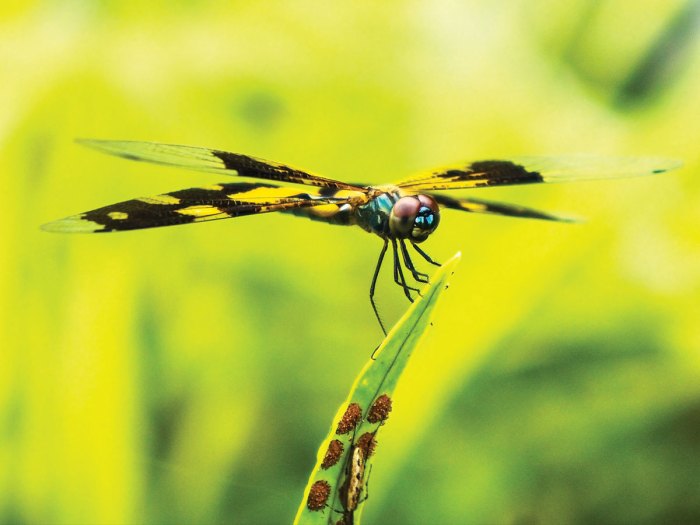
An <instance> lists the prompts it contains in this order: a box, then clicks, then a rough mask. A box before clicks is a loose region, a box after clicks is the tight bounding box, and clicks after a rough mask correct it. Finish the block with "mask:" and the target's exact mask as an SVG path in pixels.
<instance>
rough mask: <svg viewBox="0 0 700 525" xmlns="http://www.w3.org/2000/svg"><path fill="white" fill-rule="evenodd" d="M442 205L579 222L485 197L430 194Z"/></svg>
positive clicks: (479, 211)
mask: <svg viewBox="0 0 700 525" xmlns="http://www.w3.org/2000/svg"><path fill="white" fill-rule="evenodd" d="M430 195H431V197H433V198H434V199H435V200H436V201H437V202H438V203H439V204H440V205H441V206H443V207H444V208H449V209H452V210H462V211H467V212H472V213H490V214H493V215H505V216H508V217H521V218H525V219H542V220H546V221H558V222H577V220H576V219H573V218H568V217H562V216H558V215H553V214H551V213H547V212H542V211H539V210H534V209H532V208H526V207H524V206H518V205H515V204H506V203H503V202H493V201H487V200H483V199H454V198H452V197H448V196H446V195H436V194H432V193H431V194H430Z"/></svg>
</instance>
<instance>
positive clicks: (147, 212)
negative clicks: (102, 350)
mask: <svg viewBox="0 0 700 525" xmlns="http://www.w3.org/2000/svg"><path fill="white" fill-rule="evenodd" d="M77 142H79V143H81V144H83V145H85V146H88V147H91V148H94V149H96V150H99V151H101V152H103V153H108V154H111V155H115V156H118V157H123V158H126V159H130V160H136V161H144V162H150V163H154V164H161V165H167V166H175V167H180V168H188V169H191V170H196V171H204V172H212V173H219V174H224V175H231V176H237V177H243V178H248V179H258V180H261V181H265V182H225V183H220V184H213V185H208V186H200V187H194V188H189V189H184V190H177V191H172V192H169V193H163V194H161V195H156V196H151V197H142V198H136V199H131V200H127V201H123V202H119V203H117V204H111V205H108V206H104V207H102V208H97V209H95V210H92V211H88V212H84V213H80V214H77V215H71V216H69V217H66V218H64V219H60V220H57V221H53V222H50V223H48V224H44V225H43V226H42V228H43V229H44V230H46V231H51V232H64V233H103V232H115V231H124V230H137V229H143V228H155V227H159V226H172V225H176V224H190V223H196V222H207V221H213V220H218V219H229V218H234V217H242V216H246V215H255V214H260V213H269V212H276V211H279V212H289V213H293V214H295V215H299V216H304V217H308V218H310V219H314V220H319V221H323V222H326V223H330V224H335V225H346V226H350V225H355V226H359V227H360V228H362V229H363V230H365V231H367V232H369V233H371V234H374V235H377V236H378V237H379V238H380V239H381V240H382V241H383V246H382V248H381V250H380V252H379V257H378V259H377V263H376V265H375V268H374V273H373V275H372V280H371V283H370V288H369V299H370V303H371V305H372V309H373V311H374V315H375V316H376V318H377V320H378V322H379V326H380V327H381V329H382V331H383V332H384V334H386V333H387V331H386V327H385V325H384V322H383V321H382V319H381V316H380V315H379V310H378V309H377V304H376V301H375V289H376V284H377V278H378V276H379V272H380V269H381V267H382V263H383V261H384V259H385V255H386V253H387V250H388V247H389V246H391V250H392V254H393V278H394V282H395V283H396V284H397V285H398V286H399V287H400V288H401V289H402V290H403V292H404V294H405V296H406V297H407V298H408V300H409V301H411V302H412V301H413V300H414V298H415V294H420V291H419V289H418V288H417V287H416V286H418V285H419V283H427V282H428V275H427V274H426V273H424V272H421V271H419V270H418V269H417V267H416V265H415V264H414V263H413V260H412V259H411V254H410V252H409V247H411V249H413V250H414V251H415V252H416V253H417V254H418V255H420V256H421V257H422V258H423V259H425V260H426V261H427V262H428V263H430V264H433V265H437V266H439V263H437V262H436V261H434V260H433V259H432V258H431V257H430V256H429V255H428V254H427V253H426V252H425V251H424V250H423V249H422V248H421V247H420V246H419V245H420V244H421V243H423V242H424V241H425V240H426V239H428V237H430V235H431V234H432V233H433V232H435V230H436V229H437V227H438V225H439V224H440V220H441V219H440V217H441V215H440V212H441V209H449V210H457V211H462V212H468V213H484V214H492V215H504V216H509V217H520V218H527V219H540V220H546V221H559V222H572V219H570V218H567V217H562V216H558V215H554V214H551V213H547V212H543V211H538V210H535V209H532V208H527V207H524V206H519V205H513V204H507V203H502V202H494V201H489V200H483V199H477V198H471V197H469V198H462V197H455V196H452V195H449V194H445V193H441V192H443V191H448V192H449V191H452V190H470V189H475V188H484V187H497V186H510V185H520V184H541V183H552V182H564V181H578V180H596V179H609V178H619V177H629V176H637V175H650V174H656V173H663V172H665V171H668V170H670V169H673V168H676V167H678V166H679V165H680V163H679V162H678V161H676V160H673V159H666V158H656V157H596V156H578V155H573V156H552V157H547V156H541V157H539V156H529V157H528V156H524V157H512V158H502V159H493V160H481V161H473V162H461V163H456V164H453V165H449V166H445V167H441V168H436V169H433V170H428V171H425V172H423V173H419V174H417V175H414V176H413V177H410V178H408V179H406V180H403V181H401V182H397V183H394V184H381V185H367V184H350V183H346V182H341V181H338V180H334V179H329V178H326V177H322V176H319V175H315V174H313V173H311V172H308V171H305V170H300V169H297V168H294V167H291V166H289V165H287V164H281V163H277V162H271V161H266V160H262V159H259V158H256V157H252V156H249V155H243V154H239V153H230V152H228V151H222V150H217V149H210V148H202V147H194V146H181V145H174V144H162V143H157V142H142V141H121V140H96V139H79V140H78V141H77ZM279 183H286V184H294V185H303V186H305V187H304V188H303V190H302V189H300V188H295V187H293V186H288V185H286V184H283V185H280V184H279ZM436 192H437V193H436ZM404 267H405V269H406V270H407V272H408V273H410V275H411V277H412V278H413V280H414V282H409V281H408V280H407V279H406V274H405V273H404Z"/></svg>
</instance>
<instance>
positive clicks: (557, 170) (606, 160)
mask: <svg viewBox="0 0 700 525" xmlns="http://www.w3.org/2000/svg"><path fill="white" fill-rule="evenodd" d="M680 165H681V163H680V162H678V161H677V160H674V159H665V158H656V157H598V156H592V155H569V156H561V157H513V158H511V159H503V160H483V161H477V162H467V163H462V164H458V165H455V166H450V167H446V168H440V169H436V170H432V171H428V172H426V173H424V174H422V175H417V176H415V177H413V178H411V179H408V180H406V181H403V182H399V183H398V184H397V186H399V187H400V188H402V189H405V190H409V191H430V190H459V189H468V188H480V187H486V186H506V185H514V184H536V183H542V182H565V181H579V180H597V179H615V178H622V177H634V176H639V175H653V174H655V173H663V172H665V171H668V170H670V169H674V168H677V167H679V166H680Z"/></svg>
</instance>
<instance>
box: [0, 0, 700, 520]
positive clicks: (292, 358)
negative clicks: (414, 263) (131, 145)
mask: <svg viewBox="0 0 700 525" xmlns="http://www.w3.org/2000/svg"><path fill="white" fill-rule="evenodd" d="M375 4H376V5H374V4H370V3H351V2H337V3H320V2H308V1H307V2H296V1H294V2H264V3H257V2H255V3H254V2H250V3H246V2H230V3H225V2H214V1H194V0H188V1H184V0H182V1H179V2H173V1H168V2H165V1H158V2H149V3H137V2H133V3H128V2H118V1H103V2H87V1H84V2H79V1H49V0H45V1H42V2H39V1H35V2H27V1H14V2H13V1H9V2H8V1H5V2H4V3H3V6H2V7H1V8H0V13H1V18H0V106H1V107H2V110H1V111H0V141H1V143H0V168H1V171H2V179H1V180H2V188H3V190H2V191H3V195H4V197H5V198H4V199H3V200H2V207H1V208H0V211H1V212H2V220H0V253H1V256H0V257H1V259H0V264H1V267H0V269H1V273H0V314H1V315H0V319H1V321H0V330H2V332H1V333H0V336H1V338H0V345H1V354H0V355H1V356H2V361H1V363H0V409H1V412H0V521H1V522H3V523H17V524H21V523H32V524H34V523H71V524H72V523H215V522H226V523H285V522H289V521H290V520H291V518H292V517H293V515H294V512H295V510H296V507H297V505H298V503H299V499H300V498H301V496H302V491H303V488H304V486H305V483H306V479H307V476H308V473H309V471H310V469H311V467H312V465H313V463H314V458H315V454H316V447H317V445H318V443H319V442H320V441H321V440H322V439H323V436H324V435H325V432H326V430H327V427H328V425H329V423H330V420H331V418H332V416H333V414H335V411H336V409H337V405H338V404H339V403H340V401H341V400H342V399H344V397H345V395H346V393H347V389H348V388H349V386H350V384H351V383H352V380H353V378H354V376H355V374H356V373H357V372H358V371H359V369H360V367H361V366H362V364H363V363H364V361H365V360H366V359H367V357H368V356H369V354H370V353H371V351H372V349H373V348H374V347H375V346H376V344H377V342H378V339H379V336H380V333H379V331H378V328H377V325H376V321H375V320H374V318H373V316H372V312H371V309H370V307H369V304H368V301H367V287H368V285H369V278H370V276H371V272H372V269H373V265H374V262H375V258H376V256H377V253H378V249H379V247H380V244H381V243H380V242H379V240H378V239H376V238H372V237H370V236H369V235H368V234H366V233H364V232H362V231H360V230H359V229H344V228H339V227H335V228H334V227H330V226H327V225H324V224H319V223H313V222H310V221H306V220H303V219H297V218H293V217H289V216H285V215H274V214H272V215H268V216H260V217H246V218H241V219H238V220H234V221H219V222H214V223H208V224H202V225H196V226H184V227H175V228H165V229H156V230H151V231H143V232H132V233H127V234H115V235H95V236H67V235H66V236H61V235H50V234H47V233H42V232H41V231H39V228H38V227H39V225H40V224H41V223H43V222H47V221H49V220H52V219H56V218H60V217H63V216H65V215H68V214H72V213H75V212H80V211H84V210H88V209H92V208H95V207H98V206H101V205H104V204H108V203H111V202H116V201H119V200H123V199H126V198H130V197H134V196H141V195H149V194H156V193H161V192H163V191H168V190H174V189H180V188H185V187H189V186H196V185H200V184H203V183H208V182H217V181H220V180H221V177H215V176H211V175H207V174H198V173H189V172H186V171H181V170H173V169H167V168H162V167H157V166H149V165H145V164H138V163H129V162H126V161H123V160H120V159H116V158H110V157H107V156H103V155H100V154H97V153H95V152H92V151H89V150H87V149H84V148H81V147H79V146H77V145H75V144H74V143H73V139H74V138H75V137H94V138H114V139H139V140H156V141H161V142H173V143H182V144H191V145H203V146H211V147H219V148H223V149H230V150H232V151H237V152H244V153H249V154H253V155H256V156H260V157H263V158H269V159H274V160H278V161H284V162H289V163H292V164H294V165H298V166H300V167H305V168H308V169H310V170H314V171H316V172H319V173H322V174H324V175H326V176H329V177H334V178H339V179H343V180H348V181H361V182H368V183H380V182H387V181H391V180H395V179H399V178H402V177H404V176H405V175H407V174H410V173H411V172H412V171H415V170H419V169H423V168H429V167H432V166H434V165H440V164H442V163H445V162H452V161H457V160H462V159H478V158H488V157H494V156H503V155H513V154H563V153H572V152H589V153H597V154H609V155H619V154H630V155H664V156H670V157H677V158H680V159H682V160H683V161H684V163H685V167H684V168H683V169H682V170H679V171H676V172H672V173H668V174H664V175H662V176H658V177H650V178H645V179H630V180H621V181H607V182H595V183H593V182H591V183H580V184H572V185H561V186H553V187H543V186H536V187H535V186H532V187H520V188H507V189H494V190H491V189H489V190H478V193H479V195H478V196H480V197H486V198H492V199H496V200H506V201H508V200H510V201H514V202H518V203H521V204H525V205H530V206H537V207H541V208H544V209H549V210H554V211H570V212H573V213H575V214H578V215H581V216H585V217H587V218H588V219H589V220H588V222H587V223H585V224H582V225H573V226H572V225H560V224H547V223H539V222H536V221H517V220H511V219H504V218H497V217H478V216H469V215H466V214H459V213H449V212H446V213H445V214H444V216H443V221H442V224H441V226H440V229H439V230H438V232H437V234H436V235H434V238H432V239H430V240H429V241H428V242H427V243H426V245H425V247H426V249H428V250H429V252H430V253H431V254H432V255H433V256H434V257H436V258H438V259H439V260H445V259H447V258H448V257H449V256H451V255H452V254H453V253H454V252H455V251H457V250H461V251H462V252H463V254H464V257H463V261H462V263H461V265H460V267H459V269H458V272H457V274H456V275H455V276H454V279H453V281H452V284H451V286H450V288H449V290H448V292H447V293H445V294H444V296H443V299H442V301H441V305H440V306H439V307H438V311H437V318H436V319H435V322H434V327H433V329H432V330H431V332H430V333H429V336H428V338H427V339H426V340H425V342H424V344H423V346H422V348H421V349H419V351H418V352H417V353H416V355H415V358H414V360H413V362H412V363H411V365H410V366H409V369H408V370H407V373H406V376H405V377H404V380H403V383H402V385H401V386H400V388H399V391H398V393H397V396H396V399H395V411H394V413H393V414H392V418H391V419H390V424H389V425H387V427H386V428H385V429H384V430H383V431H382V434H381V439H380V448H379V453H378V455H377V458H376V462H375V465H374V468H373V470H372V474H371V481H370V484H371V485H370V498H369V501H368V502H367V506H366V512H365V516H364V518H365V522H366V523H402V524H404V523H435V522H437V523H473V524H481V523H593V522H596V523H604V522H610V523H613V522H614V523H643V522H647V523H660V522H667V523H670V522H680V521H678V520H681V521H685V522H692V521H695V522H697V521H698V520H700V476H698V472H700V437H699V436H700V358H699V354H698V353H699V352H700V301H699V299H700V228H699V227H698V226H699V224H700V182H699V181H700V177H699V176H698V174H699V170H700V96H699V94H700V39H699V38H697V35H696V33H697V32H698V30H697V27H698V26H697V17H698V9H697V7H695V6H696V5H697V2H685V1H683V2H682V1H661V0H643V1H631V0H630V1H626V2H613V1H604V0H599V1H595V2H592V1H583V0H581V1H574V2H555V1H553V0H534V1H528V2H525V1H514V2H491V1H486V0H474V1H471V2H432V1H420V0H418V1H412V2H399V1H388V2H382V3H381V4H380V3H375ZM655 53H656V55H655ZM654 56H657V57H661V58H660V59H657V60H656V61H654V60H651V59H650V57H652V58H653V57H654ZM644 64H651V65H650V66H649V67H648V68H646V69H645V67H644ZM639 71H642V72H645V71H646V72H647V74H646V75H636V74H635V72H639ZM383 277H384V279H383V283H382V285H381V286H380V290H379V294H380V303H381V307H382V310H383V311H384V312H385V313H386V315H387V318H389V319H396V317H397V316H398V315H400V313H401V312H402V310H403V309H404V308H405V304H404V302H403V301H404V300H403V298H402V296H401V294H400V292H399V291H397V290H396V289H395V287H394V286H392V285H390V284H389V281H390V280H391V278H390V275H389V273H388V269H387V273H385V274H384V276H383Z"/></svg>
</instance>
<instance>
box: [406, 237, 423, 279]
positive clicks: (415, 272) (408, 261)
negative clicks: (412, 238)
mask: <svg viewBox="0 0 700 525" xmlns="http://www.w3.org/2000/svg"><path fill="white" fill-rule="evenodd" d="M399 244H400V245H401V254H402V255H403V263H404V264H405V265H406V268H408V270H409V271H410V272H411V274H412V275H413V278H414V279H415V280H416V281H418V282H419V283H427V282H429V280H428V274H427V273H423V272H419V271H418V270H416V267H415V266H414V265H413V261H412V260H411V256H410V255H409V254H408V248H406V241H405V240H404V239H399Z"/></svg>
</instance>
